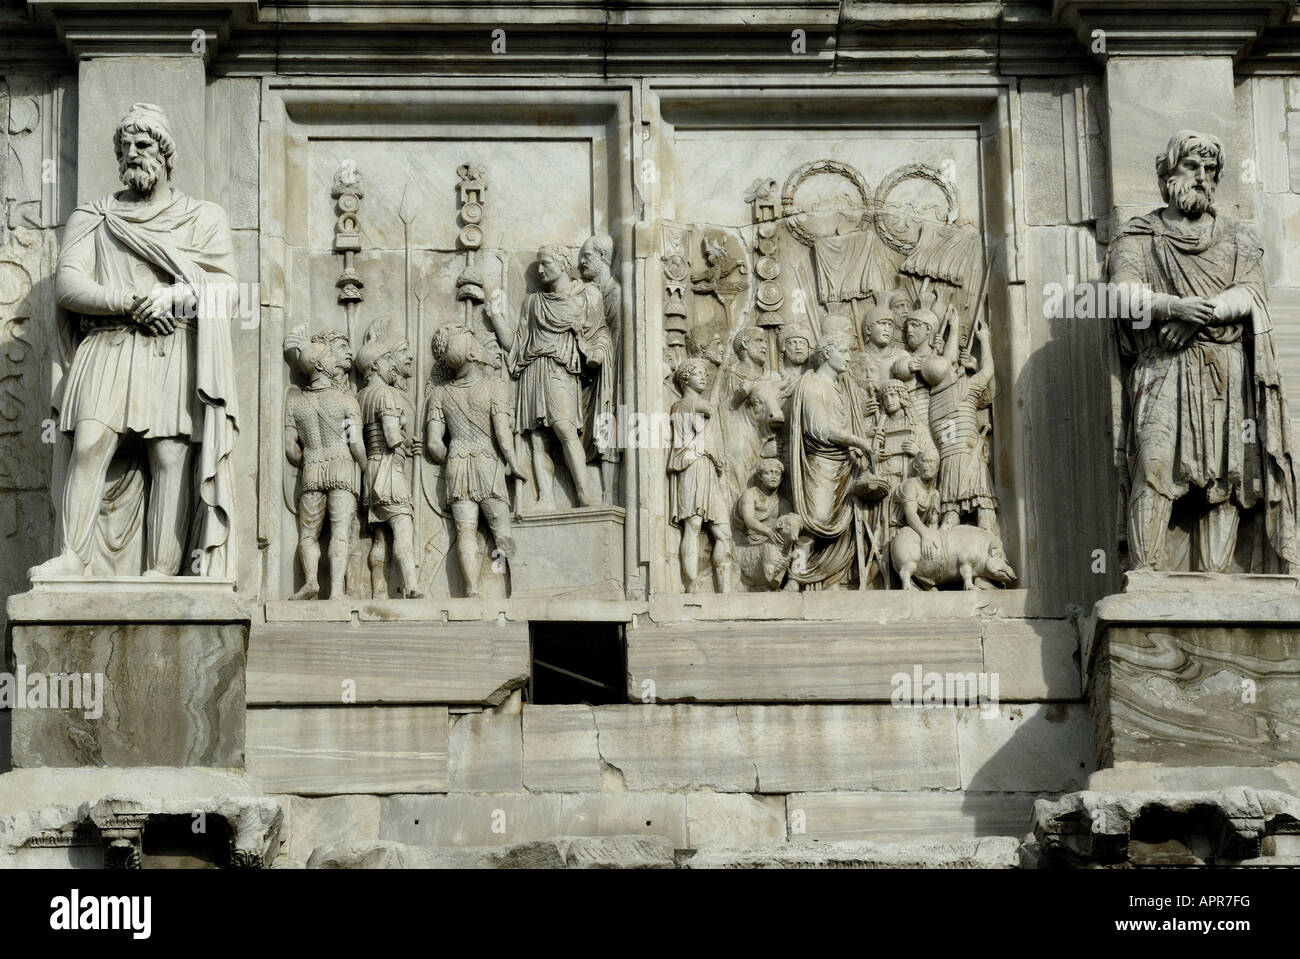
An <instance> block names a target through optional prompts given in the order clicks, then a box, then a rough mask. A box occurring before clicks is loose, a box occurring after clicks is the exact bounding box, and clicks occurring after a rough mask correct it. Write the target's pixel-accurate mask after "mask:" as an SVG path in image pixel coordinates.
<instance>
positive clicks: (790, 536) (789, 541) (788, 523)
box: [776, 513, 803, 551]
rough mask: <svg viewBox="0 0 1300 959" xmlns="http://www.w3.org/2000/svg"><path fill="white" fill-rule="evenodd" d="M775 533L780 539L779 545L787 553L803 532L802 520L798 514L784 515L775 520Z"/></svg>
mask: <svg viewBox="0 0 1300 959" xmlns="http://www.w3.org/2000/svg"><path fill="white" fill-rule="evenodd" d="M776 532H777V535H778V536H780V537H781V545H782V546H783V547H784V548H785V550H786V551H789V550H791V549H793V548H794V543H795V540H797V539H798V538H799V535H800V534H801V533H802V532H803V520H802V519H800V518H799V514H798V513H784V514H782V515H781V516H780V517H778V518H777V521H776Z"/></svg>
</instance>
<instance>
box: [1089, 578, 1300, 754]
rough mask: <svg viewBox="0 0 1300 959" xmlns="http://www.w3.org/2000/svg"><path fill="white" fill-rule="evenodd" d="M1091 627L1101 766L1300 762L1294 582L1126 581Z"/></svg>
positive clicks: (1299, 649)
mask: <svg viewBox="0 0 1300 959" xmlns="http://www.w3.org/2000/svg"><path fill="white" fill-rule="evenodd" d="M1093 621H1094V622H1093V627H1092V629H1091V630H1090V631H1089V632H1090V635H1089V637H1088V638H1089V639H1090V640H1091V643H1090V649H1089V651H1088V653H1089V660H1090V663H1091V668H1090V670H1089V677H1090V680H1091V682H1090V692H1091V698H1092V704H1093V724H1094V746H1095V748H1096V764H1097V767H1098V768H1103V767H1107V766H1114V765H1125V764H1145V765H1158V766H1166V767H1179V766H1236V767H1248V766H1274V765H1276V764H1279V763H1296V762H1300V592H1297V583H1296V579H1295V578H1294V577H1289V576H1231V577H1228V576H1222V577H1216V576H1210V575H1206V574H1144V575H1142V576H1134V575H1133V574H1130V577H1129V580H1128V582H1127V586H1126V590H1125V592H1124V593H1123V594H1119V595H1115V596H1109V597H1107V598H1106V599H1104V600H1102V601H1101V602H1100V603H1098V604H1097V607H1096V610H1095V612H1094V614H1093Z"/></svg>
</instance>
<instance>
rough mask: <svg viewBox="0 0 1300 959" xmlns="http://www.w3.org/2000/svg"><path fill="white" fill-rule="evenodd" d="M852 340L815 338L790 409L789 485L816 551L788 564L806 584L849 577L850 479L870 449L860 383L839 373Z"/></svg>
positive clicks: (851, 549)
mask: <svg viewBox="0 0 1300 959" xmlns="http://www.w3.org/2000/svg"><path fill="white" fill-rule="evenodd" d="M848 352H849V345H848V342H847V340H844V339H840V338H837V337H835V336H830V337H825V338H823V339H822V341H821V342H819V343H818V344H817V350H816V352H815V354H814V358H815V360H816V363H817V368H816V369H813V370H809V371H808V372H806V373H804V375H803V376H801V377H800V378H799V385H798V386H797V387H795V391H794V401H793V404H792V410H791V416H790V456H791V461H792V468H791V470H790V489H791V493H792V498H793V500H794V508H795V510H796V511H797V512H798V513H799V516H800V518H801V519H802V521H803V529H804V531H805V533H807V534H809V535H811V536H812V537H814V538H815V540H816V542H817V553H816V555H815V556H814V557H813V559H812V561H811V562H809V563H806V564H805V563H801V564H799V568H797V569H796V568H795V567H794V566H792V567H791V569H790V578H791V579H793V580H795V581H796V582H799V583H801V584H805V585H814V584H822V585H827V586H835V585H839V584H842V583H844V582H846V581H847V580H848V578H849V574H850V570H851V568H852V565H853V559H854V556H855V555H856V553H855V544H854V535H853V524H854V513H853V506H854V499H853V497H854V486H855V482H856V478H857V476H856V474H857V472H858V457H860V456H866V457H868V460H870V458H871V457H872V455H873V451H872V444H871V442H870V441H869V440H868V439H866V434H867V431H868V430H869V424H868V422H867V419H866V416H865V414H864V413H863V412H862V410H861V409H860V407H859V405H858V398H857V389H856V388H855V387H854V385H853V383H852V382H851V381H850V380H849V379H848V377H846V376H844V375H843V374H844V372H845V370H847V369H848Z"/></svg>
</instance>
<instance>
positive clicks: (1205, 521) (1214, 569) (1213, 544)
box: [1196, 502, 1241, 573]
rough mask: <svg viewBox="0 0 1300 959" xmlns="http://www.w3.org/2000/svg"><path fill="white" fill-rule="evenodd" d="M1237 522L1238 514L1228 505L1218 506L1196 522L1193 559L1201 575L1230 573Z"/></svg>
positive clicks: (1229, 503) (1239, 517)
mask: <svg viewBox="0 0 1300 959" xmlns="http://www.w3.org/2000/svg"><path fill="white" fill-rule="evenodd" d="M1240 522H1241V514H1240V513H1238V512H1237V507H1236V506H1234V505H1233V504H1232V503H1231V502H1227V503H1220V504H1219V505H1218V506H1215V507H1213V508H1212V509H1211V510H1210V511H1209V512H1208V513H1206V514H1205V515H1204V516H1202V517H1201V518H1200V519H1198V520H1197V521H1196V557H1197V565H1198V567H1199V570H1200V571H1201V572H1205V573H1227V572H1231V570H1232V556H1233V553H1234V552H1235V551H1236V548H1237V529H1238V526H1239V524H1240Z"/></svg>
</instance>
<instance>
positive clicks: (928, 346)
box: [891, 309, 939, 423]
mask: <svg viewBox="0 0 1300 959" xmlns="http://www.w3.org/2000/svg"><path fill="white" fill-rule="evenodd" d="M938 325H939V318H938V317H937V316H935V314H934V313H933V312H932V311H931V310H927V309H916V310H912V311H911V312H910V313H908V314H907V318H906V319H905V320H904V321H903V346H904V347H905V348H906V349H905V351H904V352H903V353H902V355H900V356H899V357H898V359H896V360H895V361H894V366H893V369H892V371H891V372H892V373H893V376H894V378H895V379H898V380H902V381H903V383H905V384H906V385H907V389H908V394H909V395H910V396H911V397H912V408H913V409H915V410H916V415H917V418H918V419H920V421H921V422H922V423H928V422H929V421H930V387H929V384H927V383H926V382H925V380H924V379H923V378H922V377H921V363H922V362H923V361H924V360H925V358H926V357H927V356H932V355H933V354H934V331H935V327H937V326H938Z"/></svg>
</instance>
